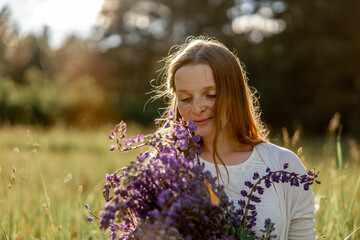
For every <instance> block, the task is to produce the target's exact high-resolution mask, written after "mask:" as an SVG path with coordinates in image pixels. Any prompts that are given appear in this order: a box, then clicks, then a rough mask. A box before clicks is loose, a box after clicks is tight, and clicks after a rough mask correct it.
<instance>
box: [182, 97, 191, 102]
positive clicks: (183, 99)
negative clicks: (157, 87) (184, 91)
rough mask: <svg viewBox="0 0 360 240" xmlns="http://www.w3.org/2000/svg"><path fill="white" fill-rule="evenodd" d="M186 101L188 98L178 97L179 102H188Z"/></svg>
mask: <svg viewBox="0 0 360 240" xmlns="http://www.w3.org/2000/svg"><path fill="white" fill-rule="evenodd" d="M188 101H190V98H181V99H180V102H188Z"/></svg>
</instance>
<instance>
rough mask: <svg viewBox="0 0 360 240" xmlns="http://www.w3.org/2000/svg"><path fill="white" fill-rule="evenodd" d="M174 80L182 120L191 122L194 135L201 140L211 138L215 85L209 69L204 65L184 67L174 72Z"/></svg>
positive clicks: (212, 133)
mask: <svg viewBox="0 0 360 240" xmlns="http://www.w3.org/2000/svg"><path fill="white" fill-rule="evenodd" d="M174 80H175V89H176V97H177V101H178V110H179V112H180V114H181V116H182V118H183V120H184V121H186V122H188V121H190V120H193V121H194V122H195V124H196V126H197V131H196V133H197V134H199V135H200V136H201V137H202V138H203V139H205V138H211V137H213V136H214V134H215V122H214V114H215V113H214V108H215V100H216V85H215V80H214V76H213V72H212V70H211V68H210V67H209V66H208V65H206V64H189V65H185V66H182V67H180V68H179V69H178V70H177V71H176V73H175V76H174Z"/></svg>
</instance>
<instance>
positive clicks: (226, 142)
mask: <svg viewBox="0 0 360 240" xmlns="http://www.w3.org/2000/svg"><path fill="white" fill-rule="evenodd" d="M214 138H215V136H211V137H207V138H203V139H202V140H203V151H204V153H206V154H211V155H212V154H213V152H214V149H215V146H214ZM251 150H252V147H251V146H250V145H247V144H242V143H240V142H238V140H237V139H236V138H235V137H233V136H232V135H231V134H229V132H228V131H226V130H225V129H223V130H222V131H221V132H220V134H219V136H218V138H217V141H216V151H217V153H218V154H219V156H220V157H222V156H226V155H228V154H232V153H234V152H248V151H251Z"/></svg>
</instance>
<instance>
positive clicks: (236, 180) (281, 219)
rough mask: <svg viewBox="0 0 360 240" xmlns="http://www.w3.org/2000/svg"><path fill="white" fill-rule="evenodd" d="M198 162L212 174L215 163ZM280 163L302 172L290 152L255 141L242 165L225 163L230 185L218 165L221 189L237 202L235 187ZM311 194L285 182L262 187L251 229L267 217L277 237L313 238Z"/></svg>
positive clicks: (256, 229) (277, 167) (312, 195)
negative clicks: (256, 214)
mask: <svg viewBox="0 0 360 240" xmlns="http://www.w3.org/2000/svg"><path fill="white" fill-rule="evenodd" d="M202 161H204V162H205V169H206V170H209V171H210V172H212V173H213V174H214V173H216V171H215V166H214V165H213V164H212V163H209V162H206V161H205V160H202ZM284 163H289V168H288V169H287V171H290V172H296V173H299V174H304V173H306V170H305V168H304V166H303V164H302V163H301V161H300V159H299V158H298V157H297V156H296V155H295V154H294V153H293V152H291V151H289V150H288V149H285V148H281V147H278V146H276V145H274V144H271V143H261V144H258V145H257V146H255V148H254V150H253V153H252V154H251V156H250V157H249V159H248V160H246V161H245V162H244V163H242V164H240V165H242V166H240V165H235V166H227V168H228V170H229V174H230V184H226V183H227V175H226V172H225V170H224V168H223V167H222V166H221V165H219V169H220V172H221V173H222V177H223V180H224V184H225V185H226V186H225V192H226V193H227V195H228V196H229V199H230V200H232V201H234V203H235V205H237V200H239V199H240V198H241V196H240V195H239V192H238V191H237V190H239V189H240V190H241V189H246V188H245V187H244V186H243V183H244V182H245V181H246V180H252V179H251V177H252V175H253V173H254V172H255V171H257V172H259V174H260V175H262V174H263V172H264V171H265V169H266V168H267V167H269V168H270V169H271V170H272V171H275V170H282V169H283V165H284ZM261 164H263V166H261ZM224 173H225V174H224ZM313 197H314V194H313V193H312V191H311V190H309V191H305V190H304V189H303V187H302V186H300V187H294V186H290V184H288V183H285V184H283V183H276V184H275V185H274V187H271V188H269V189H265V192H264V195H263V196H261V199H262V202H261V203H260V205H259V206H258V207H257V212H258V216H257V218H258V220H257V226H256V228H255V231H256V232H259V229H262V228H263V222H264V219H265V218H267V217H270V218H271V220H272V221H273V222H274V223H275V229H276V230H275V233H276V234H277V236H278V237H277V239H280V240H286V239H289V240H290V239H291V240H300V239H301V240H314V239H315V236H314V232H315V231H314V205H313V203H312V200H313ZM236 198H237V199H236ZM269 215H270V216H269ZM260 222H261V224H260Z"/></svg>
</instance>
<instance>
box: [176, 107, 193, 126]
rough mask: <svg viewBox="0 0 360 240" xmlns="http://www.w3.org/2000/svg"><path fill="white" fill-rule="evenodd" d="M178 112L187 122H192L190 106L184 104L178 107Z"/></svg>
mask: <svg viewBox="0 0 360 240" xmlns="http://www.w3.org/2000/svg"><path fill="white" fill-rule="evenodd" d="M178 110H179V112H180V114H181V116H182V118H183V120H185V121H186V122H188V121H189V120H190V108H189V107H188V106H183V105H182V104H179V105H178Z"/></svg>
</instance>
